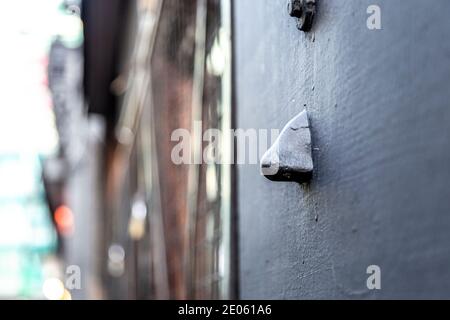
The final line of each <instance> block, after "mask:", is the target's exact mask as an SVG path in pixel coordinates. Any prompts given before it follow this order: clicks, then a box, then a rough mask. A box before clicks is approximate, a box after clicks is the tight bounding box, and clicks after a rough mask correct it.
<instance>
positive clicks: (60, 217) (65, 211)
mask: <svg viewBox="0 0 450 320" xmlns="http://www.w3.org/2000/svg"><path fill="white" fill-rule="evenodd" d="M54 217H55V222H56V227H57V229H58V231H59V233H61V234H62V235H65V236H67V235H71V234H72V233H73V229H74V226H75V223H74V217H73V212H72V210H71V209H70V208H69V207H67V206H60V207H58V208H57V209H56V211H55V214H54Z"/></svg>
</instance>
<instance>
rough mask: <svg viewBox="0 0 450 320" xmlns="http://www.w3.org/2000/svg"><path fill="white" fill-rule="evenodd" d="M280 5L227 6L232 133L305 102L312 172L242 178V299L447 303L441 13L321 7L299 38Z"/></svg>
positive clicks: (439, 9) (388, 2) (446, 41)
mask: <svg viewBox="0 0 450 320" xmlns="http://www.w3.org/2000/svg"><path fill="white" fill-rule="evenodd" d="M286 4H287V0H256V1H250V0H237V1H234V11H235V12H234V22H235V38H234V40H235V48H234V50H235V77H236V119H237V127H240V128H257V129H258V128H281V127H283V126H284V124H286V123H287V121H288V120H290V119H291V118H292V117H294V116H295V115H296V114H298V113H299V112H300V111H302V110H303V108H304V104H306V109H307V110H308V112H309V114H310V117H311V123H312V128H313V140H314V147H315V148H318V150H315V151H314V161H315V166H316V172H315V175H314V178H313V181H312V183H311V184H310V185H309V186H300V185H298V184H295V183H274V182H270V181H268V180H266V179H265V178H264V177H262V176H260V175H259V169H258V167H257V166H253V165H247V166H241V167H239V168H238V201H239V202H238V215H239V234H240V238H239V259H240V274H239V276H240V292H241V293H240V295H241V297H242V298H363V299H371V298H439V297H445V298H450V143H449V138H450V105H449V104H450V18H449V14H450V1H448V0H433V1H419V0H414V1H412V0H395V1H393V0H345V1H342V0H322V1H320V3H319V15H318V18H317V19H316V21H315V26H314V29H313V31H312V32H311V33H309V34H307V35H305V34H304V33H302V32H300V31H298V30H297V29H296V27H295V21H294V20H293V19H292V18H290V17H289V16H288V15H287V13H286V12H287V11H286ZM371 4H378V5H380V6H381V9H382V24H383V30H380V31H370V30H368V29H367V27H366V19H367V17H368V15H367V14H366V10H367V7H368V6H369V5H371ZM372 264H376V265H379V266H380V267H381V269H382V289H381V290H380V291H369V290H368V289H367V287H366V279H367V277H368V275H367V274H366V268H367V266H369V265H372Z"/></svg>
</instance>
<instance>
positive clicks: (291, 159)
mask: <svg viewBox="0 0 450 320" xmlns="http://www.w3.org/2000/svg"><path fill="white" fill-rule="evenodd" d="M313 170H314V166H313V160H312V150H311V131H310V127H309V120H308V114H307V112H306V110H305V111H303V112H301V113H300V114H299V115H297V116H296V117H295V118H294V119H292V120H291V121H289V123H288V124H287V125H286V126H285V127H284V129H283V130H282V131H281V133H280V136H279V137H278V139H277V140H276V141H275V143H274V144H273V146H272V147H270V149H269V150H267V152H266V153H265V154H264V155H263V157H262V158H261V174H262V175H264V176H265V177H266V178H268V179H269V180H272V181H295V182H300V183H304V182H307V181H309V180H310V179H311V178H312V173H313Z"/></svg>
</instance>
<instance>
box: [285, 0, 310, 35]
mask: <svg viewBox="0 0 450 320" xmlns="http://www.w3.org/2000/svg"><path fill="white" fill-rule="evenodd" d="M288 13H289V15H290V16H291V17H293V18H296V19H297V28H298V29H299V30H302V31H305V32H307V31H309V30H311V27H312V24H313V20H314V15H315V14H316V0H289V2H288Z"/></svg>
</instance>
